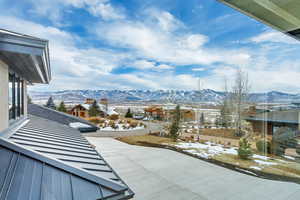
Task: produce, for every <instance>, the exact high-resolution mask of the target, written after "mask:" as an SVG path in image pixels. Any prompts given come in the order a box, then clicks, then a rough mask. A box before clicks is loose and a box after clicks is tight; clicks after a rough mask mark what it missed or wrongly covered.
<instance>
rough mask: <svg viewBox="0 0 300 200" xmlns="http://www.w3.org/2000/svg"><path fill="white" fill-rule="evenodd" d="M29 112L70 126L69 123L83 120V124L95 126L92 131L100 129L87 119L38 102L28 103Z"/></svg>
mask: <svg viewBox="0 0 300 200" xmlns="http://www.w3.org/2000/svg"><path fill="white" fill-rule="evenodd" d="M28 113H29V114H31V115H35V116H37V117H42V118H46V119H49V120H53V121H56V122H58V123H61V124H65V125H67V126H69V124H70V123H73V122H81V123H83V124H87V125H89V126H91V127H92V128H94V129H91V131H96V130H97V129H98V127H97V126H95V125H94V124H92V123H90V122H89V121H87V120H84V119H82V118H79V117H75V116H73V115H69V114H66V113H62V112H58V111H56V110H53V109H50V108H47V107H44V106H40V105H36V104H28Z"/></svg>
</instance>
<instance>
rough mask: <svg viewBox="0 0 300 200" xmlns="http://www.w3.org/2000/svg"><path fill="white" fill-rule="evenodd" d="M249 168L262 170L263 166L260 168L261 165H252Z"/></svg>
mask: <svg viewBox="0 0 300 200" xmlns="http://www.w3.org/2000/svg"><path fill="white" fill-rule="evenodd" d="M249 168H250V169H255V170H259V171H260V170H261V168H260V167H257V166H250V167H249Z"/></svg>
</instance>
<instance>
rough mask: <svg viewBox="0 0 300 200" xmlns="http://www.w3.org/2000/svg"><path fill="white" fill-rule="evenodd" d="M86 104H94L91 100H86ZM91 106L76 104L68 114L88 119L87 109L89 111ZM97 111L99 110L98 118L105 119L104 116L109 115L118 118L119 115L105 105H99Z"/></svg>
mask: <svg viewBox="0 0 300 200" xmlns="http://www.w3.org/2000/svg"><path fill="white" fill-rule="evenodd" d="M86 102H94V100H91V99H87V100H86ZM90 106H91V104H87V103H84V104H78V105H76V106H74V107H73V108H71V110H70V111H69V114H71V115H73V116H76V117H81V118H88V117H90V116H89V109H90ZM98 106H99V110H100V114H99V116H100V117H105V116H106V115H108V116H111V115H115V116H119V113H117V112H116V111H115V110H114V109H113V108H111V107H107V106H106V105H103V104H99V103H98Z"/></svg>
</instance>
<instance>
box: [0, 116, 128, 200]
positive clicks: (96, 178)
mask: <svg viewBox="0 0 300 200" xmlns="http://www.w3.org/2000/svg"><path fill="white" fill-rule="evenodd" d="M35 126H37V127H38V131H35V133H34V134H31V133H30V132H31V131H33V130H34V127H35ZM29 127H30V128H29ZM53 127H55V128H54V129H55V130H56V131H57V132H59V135H60V136H65V135H66V136H67V137H61V138H60V141H59V142H58V141H57V140H56V141H55V140H54V139H55V137H56V136H54V135H53V133H54V132H55V131H54V130H52V128H53ZM50 132H51V136H50V137H51V138H50V139H52V141H48V134H50ZM39 133H43V135H39ZM32 136H34V137H38V138H32ZM70 136H71V137H73V138H74V139H75V138H76V141H72V142H73V144H71V145H70V144H69V143H70V142H71V141H70V139H69V137H70ZM43 139H44V141H43ZM77 141H81V142H82V143H83V144H84V147H82V146H80V148H78V147H77V146H76V145H74V143H75V144H76V142H77ZM45 143H46V144H45ZM19 145H20V146H19ZM64 145H65V146H64ZM0 146H1V147H5V148H6V149H7V152H6V154H11V155H14V156H11V157H12V158H11V160H12V161H11V162H10V163H9V164H7V162H2V163H1V164H0V167H1V168H5V165H6V166H7V165H9V166H8V167H6V168H7V169H8V170H6V173H5V176H4V177H8V178H6V179H10V180H12V178H11V177H13V176H14V173H13V172H14V171H16V172H17V173H16V174H23V178H24V179H26V180H28V181H30V180H31V179H29V178H28V177H25V175H24V173H25V171H24V170H27V168H26V166H31V167H30V168H31V169H35V170H37V171H34V172H32V171H28V172H26V174H34V176H37V177H39V178H41V176H42V177H44V175H45V176H46V177H45V178H42V181H43V182H42V184H41V185H42V187H41V188H40V191H41V192H40V193H41V195H42V197H36V198H28V199H39V198H44V199H53V198H56V199H69V198H70V197H71V196H70V195H69V194H72V198H73V199H101V197H105V199H128V198H130V197H132V196H133V192H132V191H131V190H130V189H129V188H128V186H127V185H126V184H125V183H124V182H123V181H122V180H121V179H120V178H119V176H118V175H117V174H116V173H115V172H114V171H113V169H112V168H111V167H110V166H109V165H108V164H107V163H106V162H105V161H104V160H103V158H102V157H101V156H100V155H99V154H98V153H97V151H96V150H94V149H93V148H92V146H91V145H90V144H89V143H88V141H87V140H86V139H85V138H83V137H82V136H81V135H80V133H78V131H77V130H75V129H72V128H70V127H68V126H64V125H61V124H58V123H56V122H53V121H50V120H47V119H43V118H39V117H35V116H30V122H28V123H27V124H26V125H25V126H24V127H22V128H21V129H19V130H17V131H16V133H15V134H13V135H12V136H11V137H10V138H9V139H8V140H6V139H1V138H0ZM82 148H84V149H85V150H83V149H82ZM11 152H13V153H11ZM35 152H36V153H35ZM24 154H25V155H24ZM0 157H1V158H2V157H8V156H7V155H1V152H0ZM23 157H24V158H23ZM25 157H26V159H27V161H26V162H25V161H24V160H26V159H25ZM29 157H31V158H29ZM28 159H29V160H30V161H28ZM20 161H21V162H20ZM11 163H12V164H11ZM13 163H17V164H13ZM19 163H20V164H22V170H21V169H20V167H19ZM24 163H27V164H26V166H25V164H24ZM28 163H29V164H28ZM33 163H34V164H33ZM32 166H35V167H32ZM39 166H42V169H43V170H42V172H43V173H42V175H41V174H40V171H39V170H38V169H40V168H39ZM17 167H18V168H17ZM0 175H1V177H3V175H2V174H0ZM18 177H19V176H18ZM50 177H51V178H50ZM67 177H69V179H68V178H67ZM70 177H71V178H70ZM19 182H20V181H19ZM73 182H74V183H73ZM1 183H3V180H1V179H0V191H3V192H2V193H5V194H8V193H9V192H7V191H10V190H9V187H10V185H11V183H14V184H15V185H16V186H15V188H20V187H23V188H24V189H22V190H26V189H25V188H26V187H27V186H25V185H23V186H22V185H21V186H20V185H19V186H18V185H17V181H11V183H10V182H7V181H6V182H5V184H1ZM79 183H80V184H83V185H76V184H79ZM70 184H71V186H72V187H71V186H70ZM29 185H30V184H29ZM58 185H64V186H61V187H58ZM32 187H33V186H32ZM62 187H66V188H64V190H66V192H65V193H64V194H62V193H61V192H60V191H61V190H60V189H61V188H62ZM45 188H47V189H45ZM68 188H71V189H72V190H69V189H68ZM74 188H77V189H76V190H75V189H74ZM78 188H80V189H78ZM96 188H98V189H97V190H96ZM27 189H28V188H27ZM31 190H32V188H31ZM34 190H37V191H38V190H39V189H34ZM82 190H86V192H83V193H82V192H81V193H80V194H77V192H78V191H82ZM90 190H91V191H90ZM20 191H21V189H20ZM20 191H19V193H20ZM26 191H28V190H26ZM49 191H50V193H51V194H48V192H49ZM51 191H52V192H51ZM87 191H89V192H87ZM96 191H98V192H96ZM23 192H25V191H23ZM68 192H70V193H68ZM14 193H18V191H14ZM87 193H89V194H87ZM0 195H1V194H0ZM9 195H13V194H12V193H11V194H9ZM14 195H16V194H14ZM34 195H37V194H36V192H35V194H34ZM51 195H52V196H51ZM53 195H54V196H53ZM64 195H65V196H64ZM101 195H102V196H101ZM75 196H76V197H75ZM0 197H1V196H0ZM80 197H82V198H80ZM95 197H96V198H95ZM14 198H15V197H14ZM24 199H26V198H24ZM0 200H1V198H0Z"/></svg>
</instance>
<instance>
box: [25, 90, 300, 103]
mask: <svg viewBox="0 0 300 200" xmlns="http://www.w3.org/2000/svg"><path fill="white" fill-rule="evenodd" d="M29 94H30V96H31V97H32V99H33V100H39V101H42V100H46V99H48V98H49V96H52V97H53V98H54V99H55V100H57V101H61V100H64V101H69V102H76V103H80V102H83V101H84V100H85V99H86V98H94V99H98V100H99V99H101V98H107V99H109V101H110V102H159V103H164V102H165V103H166V102H183V103H195V102H220V101H221V100H222V99H223V98H224V96H225V93H224V92H220V91H215V90H212V89H203V90H201V91H198V90H59V91H47V92H43V91H29ZM249 99H250V101H253V102H269V103H291V102H300V94H290V93H284V92H280V91H270V92H267V93H251V94H250V95H249Z"/></svg>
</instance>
